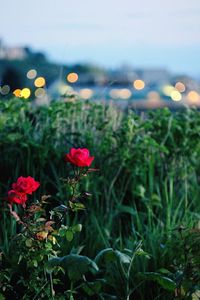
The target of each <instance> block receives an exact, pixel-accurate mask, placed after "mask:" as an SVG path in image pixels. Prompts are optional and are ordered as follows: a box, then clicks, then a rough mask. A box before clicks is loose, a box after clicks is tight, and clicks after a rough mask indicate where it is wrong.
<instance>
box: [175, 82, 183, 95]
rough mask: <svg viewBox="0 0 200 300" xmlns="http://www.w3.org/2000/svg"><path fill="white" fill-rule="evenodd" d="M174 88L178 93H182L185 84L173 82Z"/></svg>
mask: <svg viewBox="0 0 200 300" xmlns="http://www.w3.org/2000/svg"><path fill="white" fill-rule="evenodd" d="M175 88H176V89H177V91H179V92H180V93H184V92H185V85H184V84H183V83H182V82H180V81H178V82H177V83H176V84H175Z"/></svg>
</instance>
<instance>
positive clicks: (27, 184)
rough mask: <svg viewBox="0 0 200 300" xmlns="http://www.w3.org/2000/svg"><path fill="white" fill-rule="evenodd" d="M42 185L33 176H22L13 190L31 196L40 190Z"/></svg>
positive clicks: (13, 185)
mask: <svg viewBox="0 0 200 300" xmlns="http://www.w3.org/2000/svg"><path fill="white" fill-rule="evenodd" d="M39 186H40V183H39V182H38V181H35V179H34V178H33V177H31V176H28V177H22V176H20V177H19V178H18V179H17V182H15V183H13V184H12V188H13V190H15V191H16V192H19V193H24V194H29V195H31V194H32V193H33V192H34V191H36V190H37V189H38V187H39Z"/></svg>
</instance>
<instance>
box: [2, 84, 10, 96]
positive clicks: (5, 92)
mask: <svg viewBox="0 0 200 300" xmlns="http://www.w3.org/2000/svg"><path fill="white" fill-rule="evenodd" d="M9 92H10V87H9V85H7V84H6V85H3V86H2V88H0V93H1V94H2V95H4V96H5V95H7V94H8V93H9Z"/></svg>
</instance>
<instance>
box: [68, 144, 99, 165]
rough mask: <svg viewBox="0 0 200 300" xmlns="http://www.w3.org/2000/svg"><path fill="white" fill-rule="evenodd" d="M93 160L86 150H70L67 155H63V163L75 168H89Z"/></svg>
mask: <svg viewBox="0 0 200 300" xmlns="http://www.w3.org/2000/svg"><path fill="white" fill-rule="evenodd" d="M93 159H94V156H90V152H89V150H88V149H86V148H82V149H81V148H78V149H75V148H71V149H70V151H69V153H68V154H66V155H65V161H67V162H70V163H71V164H73V165H75V166H77V167H89V166H90V165H91V163H92V161H93Z"/></svg>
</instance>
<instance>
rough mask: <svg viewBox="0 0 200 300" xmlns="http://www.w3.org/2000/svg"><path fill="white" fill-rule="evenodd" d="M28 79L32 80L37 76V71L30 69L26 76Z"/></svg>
mask: <svg viewBox="0 0 200 300" xmlns="http://www.w3.org/2000/svg"><path fill="white" fill-rule="evenodd" d="M26 76H27V78H28V79H34V78H35V77H36V76H37V71H36V70H34V69H31V70H29V71H28V72H27V74H26Z"/></svg>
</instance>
